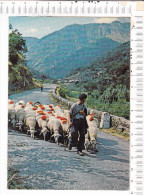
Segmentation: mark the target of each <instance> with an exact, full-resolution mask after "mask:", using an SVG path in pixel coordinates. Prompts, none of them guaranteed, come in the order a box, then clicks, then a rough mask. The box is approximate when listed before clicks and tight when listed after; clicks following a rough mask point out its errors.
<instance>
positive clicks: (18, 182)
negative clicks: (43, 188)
mask: <svg viewBox="0 0 144 195" xmlns="http://www.w3.org/2000/svg"><path fill="white" fill-rule="evenodd" d="M7 187H8V189H32V188H31V187H30V186H28V185H27V184H26V177H21V176H20V175H19V171H18V170H15V169H14V168H12V167H8V180H7Z"/></svg>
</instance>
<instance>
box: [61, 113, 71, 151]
mask: <svg viewBox="0 0 144 195" xmlns="http://www.w3.org/2000/svg"><path fill="white" fill-rule="evenodd" d="M61 119H62V117H61ZM63 119H64V118H63ZM61 127H62V134H63V139H64V146H65V149H66V146H67V145H68V139H69V137H70V134H69V133H70V129H69V124H68V120H67V118H66V119H64V120H61Z"/></svg>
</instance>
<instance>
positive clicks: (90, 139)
mask: <svg viewBox="0 0 144 195" xmlns="http://www.w3.org/2000/svg"><path fill="white" fill-rule="evenodd" d="M86 120H87V123H88V129H87V134H86V135H85V148H86V150H88V149H89V148H90V147H92V149H93V151H96V152H97V151H98V149H97V130H98V120H97V119H96V118H95V117H94V116H90V115H88V116H87V117H86Z"/></svg>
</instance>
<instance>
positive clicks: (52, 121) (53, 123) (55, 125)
mask: <svg viewBox="0 0 144 195" xmlns="http://www.w3.org/2000/svg"><path fill="white" fill-rule="evenodd" d="M47 127H48V128H49V129H50V131H51V134H52V136H51V138H52V137H54V139H55V142H56V143H57V144H59V138H60V137H61V134H60V133H61V123H60V121H59V120H58V119H57V118H56V117H55V116H51V117H50V118H49V121H48V123H47Z"/></svg>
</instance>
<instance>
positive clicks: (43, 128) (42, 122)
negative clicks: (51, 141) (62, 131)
mask: <svg viewBox="0 0 144 195" xmlns="http://www.w3.org/2000/svg"><path fill="white" fill-rule="evenodd" d="M47 122H48V119H45V120H43V119H42V117H40V118H38V119H37V123H38V127H39V128H40V129H41V133H40V135H41V134H43V137H44V140H45V138H46V134H47V133H48V127H47Z"/></svg>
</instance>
